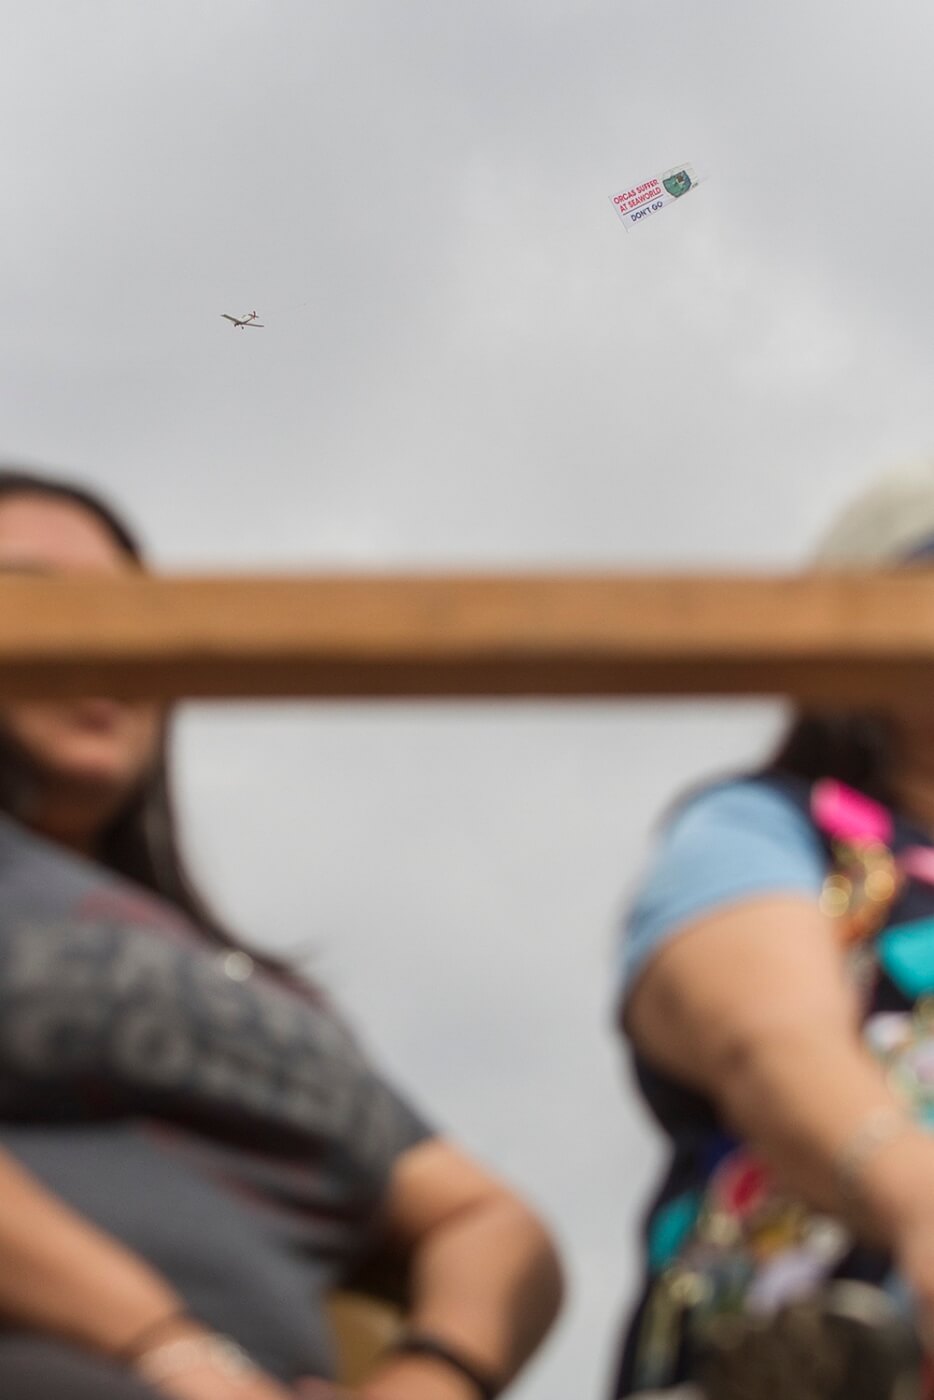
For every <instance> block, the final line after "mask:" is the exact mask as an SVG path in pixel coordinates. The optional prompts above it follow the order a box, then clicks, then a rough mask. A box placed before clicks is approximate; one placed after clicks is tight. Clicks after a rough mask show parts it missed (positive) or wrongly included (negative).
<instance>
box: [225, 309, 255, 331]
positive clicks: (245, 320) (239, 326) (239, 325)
mask: <svg viewBox="0 0 934 1400" xmlns="http://www.w3.org/2000/svg"><path fill="white" fill-rule="evenodd" d="M256 315H257V313H256V312H255V311H251V312H250V314H249V315H248V316H228V315H227V312H226V311H222V312H221V319H222V320H224V321H232V322H233V324H234V328H235V330H238V331H242V330H243V328H244V327H245V326H249V327H250V328H251V329H253V330H257V331H261V330H262V329H263V323H262V321H257V319H256Z"/></svg>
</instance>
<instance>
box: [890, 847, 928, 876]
mask: <svg viewBox="0 0 934 1400" xmlns="http://www.w3.org/2000/svg"><path fill="white" fill-rule="evenodd" d="M898 866H899V869H900V870H904V872H905V874H906V875H911V876H912V877H913V878H914V879H915V880H923V881H924V883H925V884H926V885H934V847H931V846H909V847H908V848H907V850H904V851H902V853H901V855H900V856H899V857H898Z"/></svg>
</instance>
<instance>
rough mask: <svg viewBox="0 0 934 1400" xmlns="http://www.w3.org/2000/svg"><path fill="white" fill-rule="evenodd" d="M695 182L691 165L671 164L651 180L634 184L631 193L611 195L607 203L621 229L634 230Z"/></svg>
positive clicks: (695, 176)
mask: <svg viewBox="0 0 934 1400" xmlns="http://www.w3.org/2000/svg"><path fill="white" fill-rule="evenodd" d="M698 183H699V182H698V177H697V175H696V174H695V173H694V167H693V165H675V166H672V168H671V170H666V171H665V172H664V173H663V174H662V175H656V176H655V177H654V179H651V180H646V181H645V182H644V183H643V184H641V185H634V186H633V188H632V189H631V190H622V191H621V192H620V193H619V194H611V195H610V202H611V204H612V205H613V207H614V209H615V210H616V212H617V214H618V215H619V217H620V218H621V219H622V221H623V224H624V226H625V227H626V228H635V226H636V224H640V223H641V222H642V221H643V219H648V218H650V217H651V215H652V214H658V213H660V212H661V210H662V209H664V208H665V206H666V204H674V202H675V200H676V199H680V198H681V196H682V195H685V194H687V192H688V190H693V189H694V187H695V186H696V185H697V184H698Z"/></svg>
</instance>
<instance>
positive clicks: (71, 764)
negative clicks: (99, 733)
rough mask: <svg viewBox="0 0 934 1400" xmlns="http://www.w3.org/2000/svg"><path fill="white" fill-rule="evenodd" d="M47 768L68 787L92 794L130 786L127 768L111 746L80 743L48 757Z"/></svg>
mask: <svg viewBox="0 0 934 1400" xmlns="http://www.w3.org/2000/svg"><path fill="white" fill-rule="evenodd" d="M47 767H48V768H49V769H50V770H51V772H53V773H55V774H56V775H57V776H58V777H59V778H60V779H61V781H62V782H63V783H66V784H67V785H68V786H69V787H74V788H87V789H88V791H90V792H94V793H101V792H108V791H113V792H114V793H115V794H116V793H119V792H123V791H125V790H126V788H127V787H128V786H130V784H131V782H132V776H131V773H130V771H129V765H128V764H127V762H126V759H125V758H124V757H123V755H121V754H117V753H115V752H114V750H113V746H112V745H109V744H107V743H101V742H99V741H92V740H83V741H82V742H80V743H74V744H69V745H68V746H67V747H66V748H64V749H63V750H62V751H60V752H59V753H57V754H55V755H49V758H48V762H47Z"/></svg>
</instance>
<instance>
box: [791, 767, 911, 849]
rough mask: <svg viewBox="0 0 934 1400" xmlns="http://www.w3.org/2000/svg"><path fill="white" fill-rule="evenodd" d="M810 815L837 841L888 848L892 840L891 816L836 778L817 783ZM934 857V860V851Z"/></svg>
mask: <svg viewBox="0 0 934 1400" xmlns="http://www.w3.org/2000/svg"><path fill="white" fill-rule="evenodd" d="M811 814H812V816H813V817H814V820H815V821H816V822H817V825H818V826H819V827H820V829H821V831H825V832H826V833H827V835H828V836H833V837H834V838H835V839H836V840H837V841H848V842H851V843H854V844H856V845H866V844H871V843H873V842H877V843H879V844H880V845H883V846H887V845H889V843H890V842H891V840H892V830H893V828H892V817H891V814H890V813H889V812H888V811H886V809H885V807H883V806H882V804H881V802H874V801H873V800H872V798H871V797H864V795H863V794H862V793H861V792H857V791H856V789H855V788H851V787H847V785H846V784H845V783H838V782H837V780H836V778H822V779H821V780H820V782H817V783H815V784H814V787H813V788H812V789H811ZM931 854H932V858H934V852H932V853H931Z"/></svg>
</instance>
